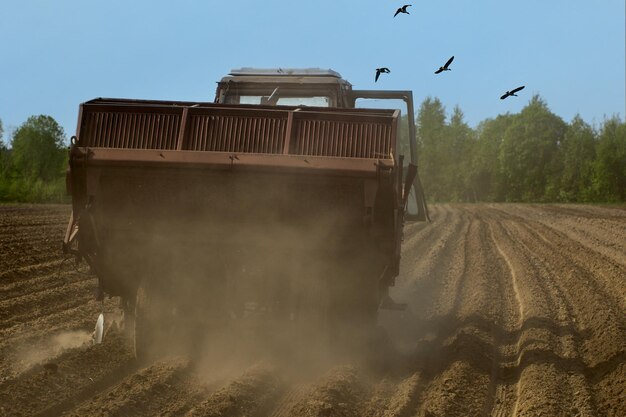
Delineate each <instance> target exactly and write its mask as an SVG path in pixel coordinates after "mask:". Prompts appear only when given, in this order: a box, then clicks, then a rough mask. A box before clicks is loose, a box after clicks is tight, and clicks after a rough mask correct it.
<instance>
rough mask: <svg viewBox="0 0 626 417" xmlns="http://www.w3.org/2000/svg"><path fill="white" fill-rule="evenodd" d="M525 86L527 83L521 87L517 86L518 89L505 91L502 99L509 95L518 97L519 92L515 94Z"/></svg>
mask: <svg viewBox="0 0 626 417" xmlns="http://www.w3.org/2000/svg"><path fill="white" fill-rule="evenodd" d="M524 87H526V86H525V85H523V86H521V87H517V88H516V89H514V90H511V91H507V92H506V93H504V94H503V95H502V97H500V100H504V99H505V98H507V97H509V96H515V97H517V94H515V93H517V92H518V91H521V90H523V89H524Z"/></svg>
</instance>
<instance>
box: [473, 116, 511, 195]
mask: <svg viewBox="0 0 626 417" xmlns="http://www.w3.org/2000/svg"><path fill="white" fill-rule="evenodd" d="M513 119H514V116H512V115H510V114H508V113H507V114H504V115H499V116H498V117H496V118H495V119H487V120H484V121H482V122H481V123H480V124H479V125H478V128H477V133H476V137H477V139H476V144H475V145H474V151H473V153H472V162H471V166H470V169H469V170H470V172H469V184H470V187H471V192H472V194H473V196H474V199H475V200H476V201H502V200H504V197H505V196H504V194H505V192H504V186H503V181H502V173H501V169H500V160H499V156H500V147H501V146H502V142H503V141H504V133H505V132H506V130H507V129H508V128H509V126H510V125H511V123H512V122H513Z"/></svg>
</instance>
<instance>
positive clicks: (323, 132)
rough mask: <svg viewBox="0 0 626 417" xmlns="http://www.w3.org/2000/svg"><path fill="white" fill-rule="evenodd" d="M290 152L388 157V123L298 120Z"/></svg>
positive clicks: (312, 154) (389, 130)
mask: <svg viewBox="0 0 626 417" xmlns="http://www.w3.org/2000/svg"><path fill="white" fill-rule="evenodd" d="M290 153H291V154H294V155H311V156H336V157H344V158H374V159H377V158H389V157H390V155H391V153H392V140H391V126H390V125H389V124H386V125H385V124H382V123H354V122H341V121H335V120H300V121H298V123H297V125H296V128H295V137H294V138H293V142H292V145H291V150H290Z"/></svg>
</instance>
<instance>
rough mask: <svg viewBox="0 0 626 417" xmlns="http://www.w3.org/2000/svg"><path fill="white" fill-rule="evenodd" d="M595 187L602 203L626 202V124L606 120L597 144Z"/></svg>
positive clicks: (615, 119)
mask: <svg viewBox="0 0 626 417" xmlns="http://www.w3.org/2000/svg"><path fill="white" fill-rule="evenodd" d="M593 185H594V189H595V191H596V194H597V198H598V199H599V200H602V201H609V202H617V201H624V200H626V123H623V122H620V121H619V119H618V118H616V117H613V118H611V119H608V120H605V121H604V125H603V126H602V131H601V132H600V136H599V138H598V143H597V157H596V160H595V163H594V177H593Z"/></svg>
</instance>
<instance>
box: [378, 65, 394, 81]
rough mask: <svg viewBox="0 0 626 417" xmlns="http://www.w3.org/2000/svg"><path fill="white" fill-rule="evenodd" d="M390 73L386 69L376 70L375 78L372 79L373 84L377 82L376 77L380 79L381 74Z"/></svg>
mask: <svg viewBox="0 0 626 417" xmlns="http://www.w3.org/2000/svg"><path fill="white" fill-rule="evenodd" d="M390 72H391V71H390V70H389V68H387V67H382V68H376V78H374V82H376V81H378V77H380V74H381V73H385V74H389V73H390Z"/></svg>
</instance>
